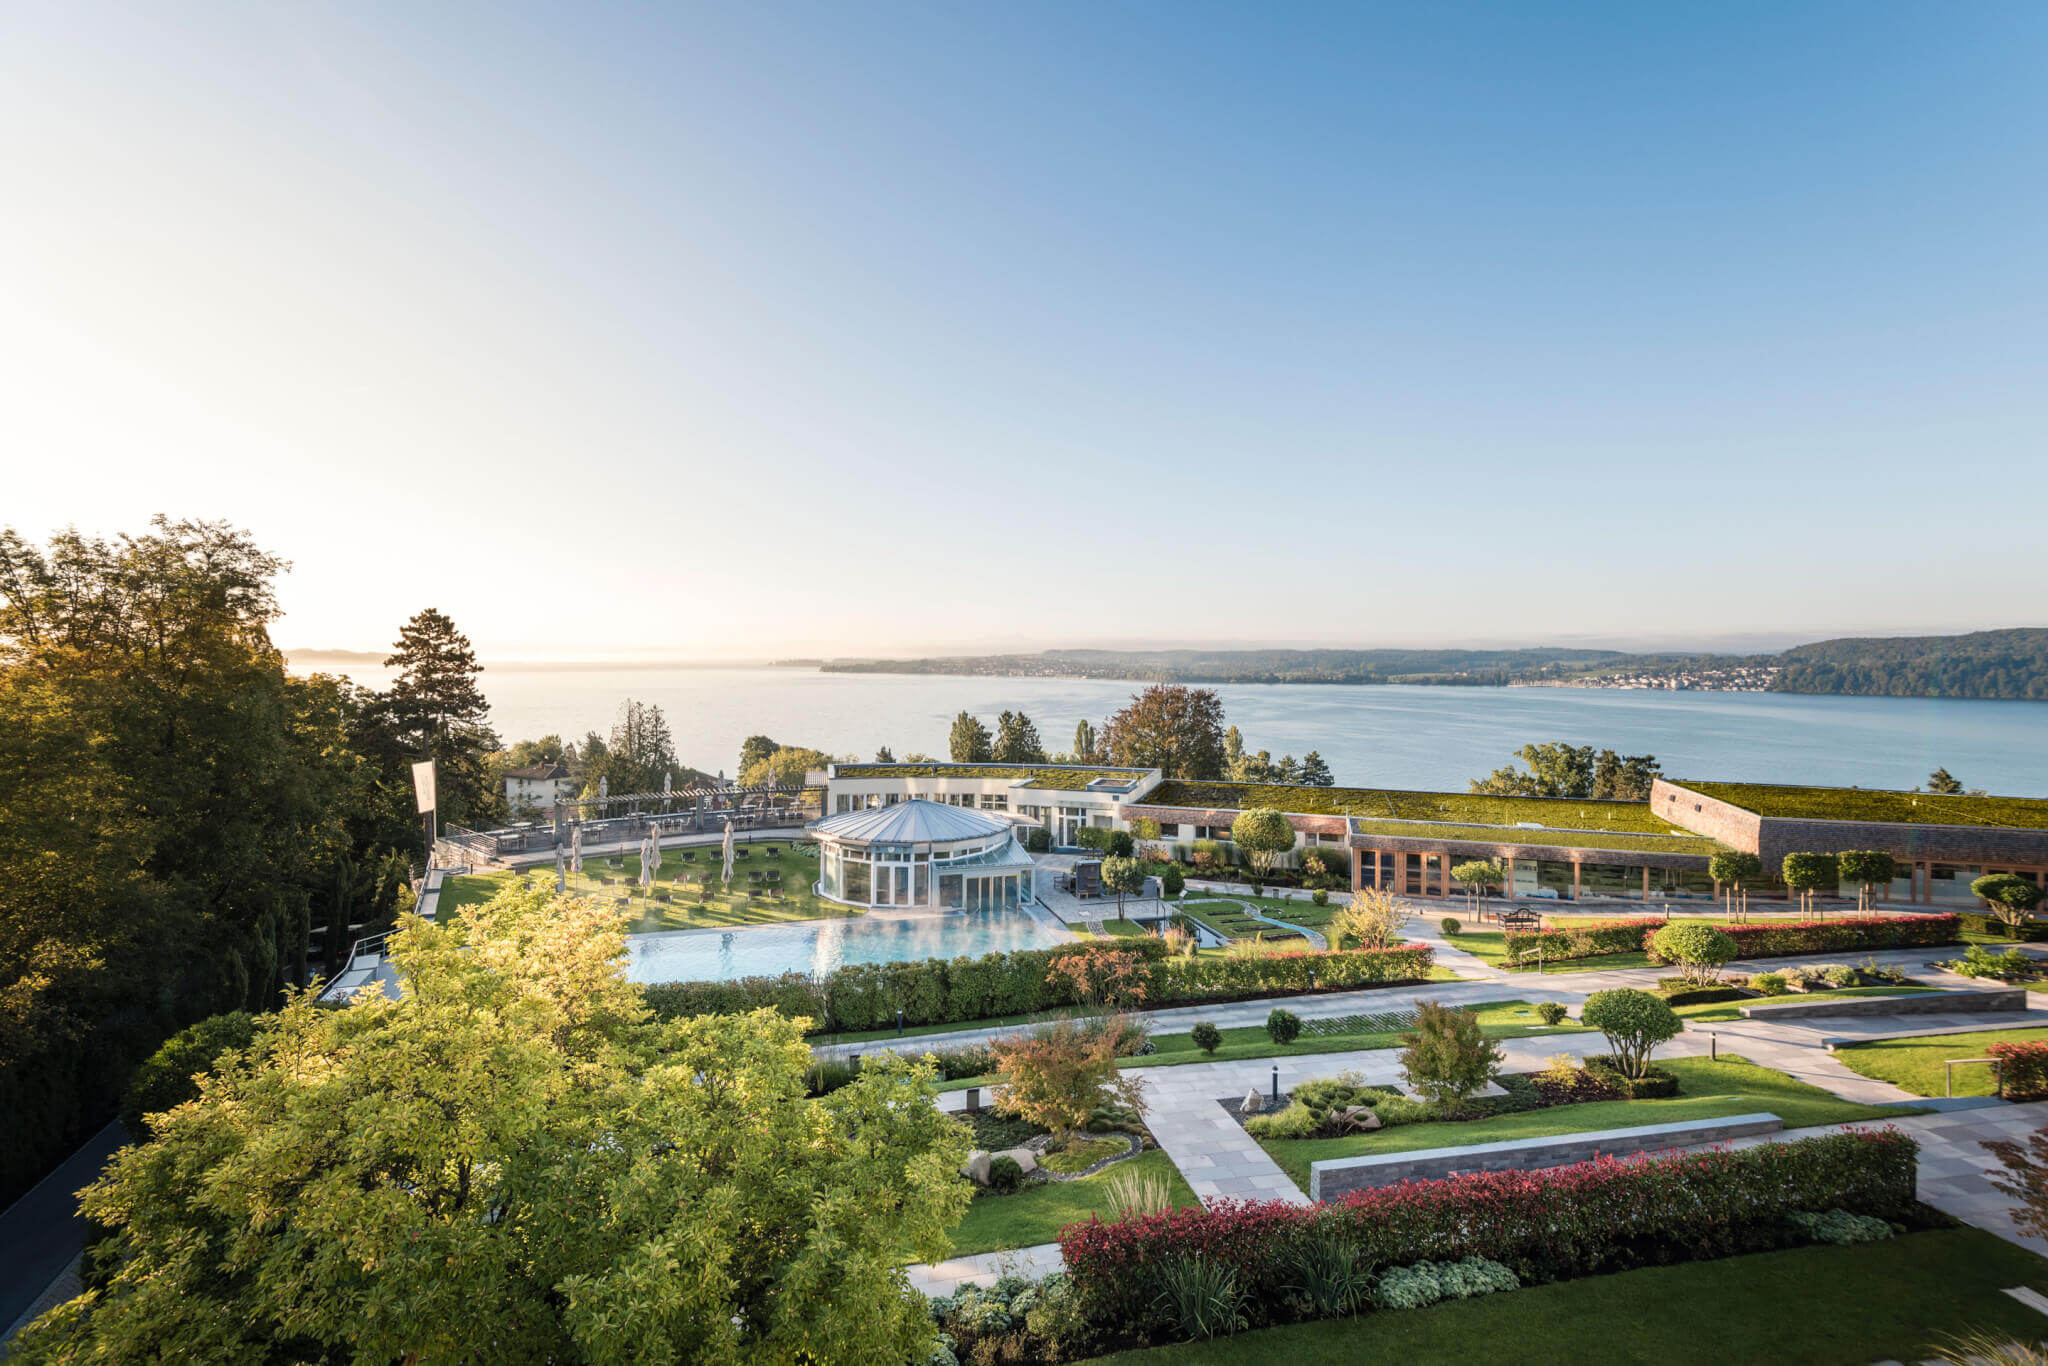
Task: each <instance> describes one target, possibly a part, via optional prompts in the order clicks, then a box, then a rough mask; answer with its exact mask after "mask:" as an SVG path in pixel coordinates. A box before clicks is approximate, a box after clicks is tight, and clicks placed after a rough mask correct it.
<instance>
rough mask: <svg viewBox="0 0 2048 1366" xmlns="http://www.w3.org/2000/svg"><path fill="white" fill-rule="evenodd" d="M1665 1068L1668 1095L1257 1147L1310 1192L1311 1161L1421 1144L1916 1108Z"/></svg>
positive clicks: (1695, 1064) (1696, 1063)
mask: <svg viewBox="0 0 2048 1366" xmlns="http://www.w3.org/2000/svg"><path fill="white" fill-rule="evenodd" d="M1662 1065H1663V1066H1665V1067H1668V1068H1670V1069H1671V1070H1672V1071H1673V1072H1675V1073H1677V1074H1678V1085H1679V1093H1678V1094H1677V1095H1675V1096H1673V1097H1671V1098H1670V1099H1668V1100H1602V1101H1591V1102H1588V1103H1586V1104H1583V1105H1555V1106H1551V1107H1549V1108H1547V1109H1542V1110H1523V1111H1520V1112H1519V1113H1516V1114H1510V1115H1497V1116H1495V1117H1493V1118H1491V1119H1475V1120H1468V1121H1465V1122H1437V1123H1429V1124H1397V1125H1394V1126H1392V1127H1390V1128H1386V1129H1376V1130H1374V1131H1373V1132H1372V1133H1369V1134H1354V1135H1351V1136H1349V1137H1346V1138H1300V1139H1261V1140H1260V1142H1259V1146H1260V1147H1262V1148H1264V1149H1265V1150H1266V1151H1267V1153H1269V1154H1270V1155H1271V1156H1272V1158H1273V1160H1274V1161H1275V1162H1278V1163H1279V1164H1280V1166H1281V1168H1282V1169H1283V1170H1284V1171H1285V1172H1286V1173H1287V1174H1288V1176H1290V1177H1292V1178H1293V1179H1294V1183H1295V1184H1296V1185H1297V1186H1300V1187H1301V1189H1302V1190H1303V1191H1304V1192H1305V1191H1307V1190H1308V1169H1309V1164H1310V1163H1312V1162H1327V1161H1329V1160H1331V1159H1332V1158H1339V1157H1363V1156H1366V1155H1368V1154H1373V1153H1402V1152H1412V1151H1414V1150H1416V1149H1418V1148H1453V1147H1458V1148H1462V1147H1468V1146H1470V1145H1471V1144H1474V1143H1499V1142H1504V1141H1506V1140H1509V1139H1517V1138H1547V1137H1550V1136H1552V1135H1554V1134H1576V1133H1583V1132H1585V1131H1586V1130H1588V1129H1624V1128H1630V1127H1633V1126H1635V1125H1638V1124H1670V1123H1674V1122H1676V1121H1679V1120H1689V1119H1718V1118H1721V1117H1722V1116H1725V1115H1746V1114H1749V1113H1751V1112H1753V1111H1758V1110H1766V1111H1769V1112H1770V1113H1771V1114H1774V1115H1776V1116H1778V1118H1780V1119H1782V1120H1784V1121H1785V1127H1786V1128H1788V1129H1802V1128H1806V1127H1808V1126H1810V1125H1814V1124H1845V1123H1848V1122H1850V1121H1853V1120H1881V1119H1896V1118H1898V1117H1899V1116H1900V1115H1902V1114H1907V1113H1916V1112H1913V1111H1907V1110H1903V1109H1891V1108H1886V1107H1881V1106H1872V1105H1854V1104H1851V1103H1850V1102H1848V1101H1846V1100H1841V1099H1839V1098H1837V1097H1835V1096H1833V1095H1830V1094H1829V1093H1828V1092H1826V1091H1823V1090H1821V1089H1820V1088H1819V1087H1818V1086H1809V1085H1807V1084H1806V1083H1805V1082H1803V1081H1794V1080H1793V1079H1792V1078H1791V1077H1788V1076H1786V1075H1785V1074H1784V1073H1783V1072H1779V1071H1775V1070H1773V1069H1771V1068H1768V1067H1759V1066H1757V1065H1756V1064H1754V1063H1751V1062H1747V1061H1745V1060H1743V1059H1741V1058H1738V1057H1735V1056H1734V1055H1732V1054H1727V1053H1724V1054H1722V1055H1721V1058H1720V1060H1719V1061H1709V1060H1708V1059H1706V1058H1671V1059H1665V1060H1662Z"/></svg>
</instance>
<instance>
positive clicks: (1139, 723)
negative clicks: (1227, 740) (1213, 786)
mask: <svg viewBox="0 0 2048 1366" xmlns="http://www.w3.org/2000/svg"><path fill="white" fill-rule="evenodd" d="M1097 744H1098V746H1099V748H1100V749H1101V751H1102V753H1103V755H1104V756H1105V758H1106V759H1107V760H1108V762H1110V763H1113V764H1119V765H1123V766H1125V767H1130V768H1158V769H1163V770H1165V773H1166V776H1167V777H1169V778H1187V779H1192V780H1195V781H1202V780H1210V781H1213V780H1215V779H1218V778H1221V777H1222V776H1223V700H1222V699H1221V698H1219V697H1218V696H1217V695H1216V693H1215V691H1214V690H1213V689H1210V688H1182V687H1174V686H1171V685H1169V684H1164V683H1159V684H1154V685H1153V686H1152V687H1149V688H1147V689H1145V691H1143V692H1141V693H1139V694H1137V695H1136V696H1134V697H1133V698H1132V699H1131V701H1130V705H1129V706H1127V707H1125V708H1124V709H1123V710H1122V711H1119V712H1118V713H1116V715H1114V716H1112V717H1110V718H1109V719H1108V720H1107V721H1104V722H1103V723H1102V729H1101V731H1100V733H1099V735H1098V737H1097Z"/></svg>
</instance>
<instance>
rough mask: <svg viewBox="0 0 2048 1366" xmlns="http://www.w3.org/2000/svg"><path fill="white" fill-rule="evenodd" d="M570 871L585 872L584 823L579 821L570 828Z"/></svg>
mask: <svg viewBox="0 0 2048 1366" xmlns="http://www.w3.org/2000/svg"><path fill="white" fill-rule="evenodd" d="M569 871H570V872H572V873H579V874H580V873H581V872H582V871H583V822H582V821H578V822H576V824H575V825H573V826H571V827H570V828H569Z"/></svg>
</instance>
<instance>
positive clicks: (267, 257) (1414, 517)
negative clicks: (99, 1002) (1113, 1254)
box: [0, 0, 2048, 656]
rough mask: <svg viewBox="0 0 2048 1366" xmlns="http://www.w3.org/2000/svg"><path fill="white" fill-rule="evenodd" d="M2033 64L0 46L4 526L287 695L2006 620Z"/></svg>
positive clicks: (2032, 431)
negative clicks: (742, 666)
mask: <svg viewBox="0 0 2048 1366" xmlns="http://www.w3.org/2000/svg"><path fill="white" fill-rule="evenodd" d="M2044 72H2048V7H2044V6H2041V5H2039V4H1970V5H1933V4H1914V5H1885V4H1868V3H1864V4H1841V5H1797V6H1791V5H1784V4H1773V5H1742V4H1716V5H1689V6H1679V5H1644V4H1633V3H1632V4H1613V5H1583V6H1569V7H1566V6H1532V5H1522V4H1515V5H1457V6H1419V5H1402V6H1366V5H1328V6H1312V5H1287V6H1260V5H1250V4H1238V5H1208V4H1191V3H1180V2H1178V0H1176V2H1175V3H1158V4H1149V5H1129V4H1125V5H1103V4H1086V5H1071V6H1051V5H1032V4H1011V5H1000V6H999V5H981V4H966V3H958V4H938V3H929V4H859V3H831V4H815V5H810V4H772V5H753V4H749V5H738V4H734V5H728V6H717V7H707V6H671V7H655V6H642V7H632V8H626V7H592V6H586V5H569V4H563V5H557V6H535V5H501V4H492V5H460V4H446V3H437V4H433V5H424V6H422V5H386V6H381V7H379V6H368V5H327V6H303V5H292V6H277V5H271V4H250V5H246V6H228V5H206V4H189V5H179V6H175V7H165V6H160V5H136V6H132V7H116V6H108V5H101V4H94V3H53V4H36V3H29V4H21V5H15V6H11V7H9V9H8V10H7V12H6V13H5V14H4V15H0V150H4V155H5V159H6V161H7V163H8V164H10V166H11V167H12V170H13V174H12V176H11V186H12V193H11V194H10V196H9V201H10V207H9V211H8V212H7V213H6V214H5V215H0V296H4V297H6V298H7V299H8V300H9V306H8V307H7V308H5V309H0V366H4V368H5V372H6V373H7V374H8V375H9V376H10V379H11V380H12V381H13V382H14V384H15V385H16V386H18V387H17V392H16V394H15V396H14V397H12V398H10V399H9V400H8V401H7V402H6V403H4V404H0V449H4V450H6V451H7V453H8V459H7V464H8V466H9V467H10V471H11V472H10V474H9V476H8V481H7V494H6V498H5V503H4V510H0V518H4V519H5V520H7V521H9V522H11V523H12V524H14V525H16V526H18V527H20V528H21V529H22V530H24V531H25V532H31V533H36V534H41V533H44V532H46V531H47V530H49V529H50V528H52V527H55V526H59V525H63V524H65V523H70V522H75V523H77V524H79V525H80V526H81V527H84V528H87V529H93V530H109V531H111V530H118V529H123V528H128V527H133V526H136V525H139V523H140V522H141V521H142V520H143V519H144V518H145V517H146V516H147V515H148V514H149V513H150V512H152V511H156V510H165V511H171V512H174V513H180V514H186V515H211V516H226V517H229V518H232V519H233V520H235V521H237V522H240V523H242V524H244V525H247V526H249V527H251V528H252V529H253V530H254V531H256V533H257V534H258V535H259V536H260V537H261V538H262V539H263V540H264V541H265V542H266V543H268V544H270V545H272V546H273V547H275V548H276V549H278V550H279V551H281V552H282V553H284V554H286V555H288V556H290V557H291V558H292V559H293V560H294V561H295V562H296V565H297V568H296V570H295V572H294V574H293V575H292V577H291V580H290V582H289V584H288V585H287V589H286V594H285V598H286V603H287V605H288V607H289V608H290V617H289V618H288V620H287V621H286V623H285V624H284V626H283V627H282V628H281V629H280V632H279V634H280V636H281V638H282V639H283V640H284V641H285V642H286V643H288V644H295V645H323V646H340V647H353V648H375V647H377V646H380V645H382V644H384V643H386V642H388V640H389V639H390V637H391V636H392V635H393V634H394V631H395V627H396V624H397V623H398V622H399V621H400V620H402V619H403V617H405V616H406V615H408V614H409V613H410V612H411V611H413V610H415V609H416V608H417V607H419V606H421V605H424V604H425V603H427V602H430V601H431V602H434V603H436V604H437V605H439V606H440V607H442V608H443V609H444V610H447V611H449V612H450V613H452V614H453V615H454V616H455V617H456V619H457V621H458V622H459V623H461V624H463V625H464V626H465V627H467V628H468V629H469V630H470V631H471V633H472V635H474V636H475V637H476V638H477V639H478V641H479V643H480V644H481V645H483V646H484V647H485V649H486V650H487V652H492V653H497V654H501V655H531V654H538V653H545V652H579V651H588V652H597V653H615V652H619V651H622V650H627V649H635V650H649V651H660V652H676V653H685V654H697V655H710V656H731V655H743V654H761V653H776V652H793V651H798V650H825V651H829V652H834V653H845V652H854V651H861V650H870V651H882V650H887V649H893V648H904V649H910V648H916V649H923V648H930V647H935V646H941V645H957V646H961V647H969V648H998V647H1004V646H1011V647H1020V648H1021V647H1028V646H1038V645H1045V644H1054V643H1061V642H1075V643H1078V642H1083V641H1094V640H1105V639H1125V640H1140V639H1145V640H1175V641H1190V640H1201V641H1226V640H1245V641H1307V640H1316V641H1323V642H1329V643H1341V644H1359V645H1369V644H1375V643H1396V642H1400V643H1407V642H1429V641H1451V640H1459V641H1466V640H1489V641H1516V640H1540V639H1557V638H1563V637H1595V638H1600V639H1630V638H1643V637H1654V638H1658V639H1696V640H1706V639H1715V638H1723V637H1733V638H1743V639H1748V638H1755V637H1784V636H1798V635H1810V634H1829V633H1837V632H1842V631H1866V630H1867V631H1880V632H1881V631H1908V630H1921V629H1968V628H1972V627H1983V626H1993V625H2019V624H2041V623H2042V619H2043V616H2044V613H2043V611H2042V604H2043V603H2044V602H2048V596H2044V591H2043V590H2044V588H2048V559H2044V558H2043V556H2042V553H2041V551H2040V549H2039V546H2040V542H2041V539H2042V536H2043V533H2044V531H2048V458H2044V457H2048V451H2044V444H2048V443H2044V440H2043V437H2044V433H2048V374H2044V371H2048V174H2044V170H2048V167H2044V160H2048V158H2044V152H2048V78H2044ZM430 509H433V510H434V511H433V516H432V520H431V521H429V520H427V514H428V512H429V510H430ZM734 571H737V572H734ZM593 585H604V586H607V587H608V588H609V590H610V591H607V592H605V593H601V594H593V593H591V592H589V591H588V590H589V589H590V588H591V586H593ZM515 587H517V588H520V589H521V591H520V592H519V593H517V594H514V593H513V592H511V591H510V590H511V589H513V588H515Z"/></svg>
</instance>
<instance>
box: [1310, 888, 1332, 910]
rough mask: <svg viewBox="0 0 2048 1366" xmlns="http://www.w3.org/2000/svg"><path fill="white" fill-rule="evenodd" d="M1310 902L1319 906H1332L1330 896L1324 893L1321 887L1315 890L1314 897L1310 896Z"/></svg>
mask: <svg viewBox="0 0 2048 1366" xmlns="http://www.w3.org/2000/svg"><path fill="white" fill-rule="evenodd" d="M1309 900H1310V901H1312V902H1314V903H1315V904H1316V905H1318V906H1327V905H1329V904H1330V894H1329V893H1328V892H1326V891H1324V890H1323V889H1322V888H1321V887H1318V888H1316V889H1315V892H1314V893H1313V894H1312V895H1310V897H1309Z"/></svg>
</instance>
